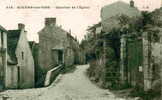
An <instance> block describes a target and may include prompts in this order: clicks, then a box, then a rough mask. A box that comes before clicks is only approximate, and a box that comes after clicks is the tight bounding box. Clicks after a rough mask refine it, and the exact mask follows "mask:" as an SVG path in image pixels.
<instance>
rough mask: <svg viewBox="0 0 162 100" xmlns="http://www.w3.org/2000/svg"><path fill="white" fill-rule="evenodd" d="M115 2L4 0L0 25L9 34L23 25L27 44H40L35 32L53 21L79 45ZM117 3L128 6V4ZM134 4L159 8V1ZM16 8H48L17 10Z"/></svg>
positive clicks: (125, 0)
mask: <svg viewBox="0 0 162 100" xmlns="http://www.w3.org/2000/svg"><path fill="white" fill-rule="evenodd" d="M116 1H119V0H3V1H1V2H0V25H2V26H3V27H5V28H6V29H7V30H11V29H17V24H18V23H24V24H25V28H26V30H27V31H28V34H27V37H28V40H29V41H32V40H34V41H37V42H39V38H38V34H37V32H38V31H40V30H41V29H42V28H43V27H44V18H46V17H56V24H57V25H58V26H62V28H63V29H65V30H67V31H69V30H71V32H72V35H73V36H74V37H77V39H78V40H79V41H81V40H82V39H83V38H84V35H85V34H86V29H87V27H88V26H92V25H93V24H96V23H98V22H99V21H100V20H101V19H100V10H101V8H102V7H103V6H104V5H109V4H111V3H113V2H116ZM120 1H124V2H126V3H129V1H130V0H120ZM134 2H135V6H136V7H137V8H138V9H140V10H146V8H147V10H149V11H152V10H154V9H156V8H159V7H160V5H161V0H134ZM18 6H21V7H22V6H32V7H41V6H44V7H45V6H46V7H50V8H39V9H38V8H37V9H36V8H32V9H17V7H18ZM7 7H9V8H7ZM11 7H12V8H11ZM56 7H57V8H56ZM67 7H68V8H67ZM69 7H70V8H69ZM72 7H75V8H74V9H72ZM77 7H79V8H77ZM148 7H149V8H148ZM81 8H82V9H81Z"/></svg>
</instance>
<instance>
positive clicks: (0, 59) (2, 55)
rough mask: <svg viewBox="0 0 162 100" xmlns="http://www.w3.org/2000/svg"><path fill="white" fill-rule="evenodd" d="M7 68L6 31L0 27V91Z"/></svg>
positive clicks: (4, 81) (3, 85) (4, 80)
mask: <svg viewBox="0 0 162 100" xmlns="http://www.w3.org/2000/svg"><path fill="white" fill-rule="evenodd" d="M6 68H7V30H6V29H5V28H3V27H2V26H0V90H3V88H4V87H5V83H6V78H5V77H6V75H5V73H6Z"/></svg>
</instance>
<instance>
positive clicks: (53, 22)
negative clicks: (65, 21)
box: [45, 18, 56, 26]
mask: <svg viewBox="0 0 162 100" xmlns="http://www.w3.org/2000/svg"><path fill="white" fill-rule="evenodd" d="M50 25H54V26H55V25H56V18H45V26H50Z"/></svg>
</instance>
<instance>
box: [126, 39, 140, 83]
mask: <svg viewBox="0 0 162 100" xmlns="http://www.w3.org/2000/svg"><path fill="white" fill-rule="evenodd" d="M142 54H143V48H142V39H141V38H137V37H127V40H126V66H125V67H126V69H125V72H126V74H127V75H126V76H127V79H126V80H127V83H128V84H130V85H131V86H137V85H142V84H143V81H142V80H143V68H142V61H143V56H142Z"/></svg>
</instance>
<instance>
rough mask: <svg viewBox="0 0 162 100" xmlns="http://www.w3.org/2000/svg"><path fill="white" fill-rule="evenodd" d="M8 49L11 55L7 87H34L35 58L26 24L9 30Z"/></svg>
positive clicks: (9, 57) (7, 70) (7, 71)
mask: <svg viewBox="0 0 162 100" xmlns="http://www.w3.org/2000/svg"><path fill="white" fill-rule="evenodd" d="M7 50H8V51H7V53H8V55H9V56H8V66H7V68H6V83H5V85H6V86H5V87H6V88H31V87H34V81H35V79H34V60H33V56H32V52H31V49H30V46H29V43H28V40H27V31H25V25H24V24H21V23H20V24H18V29H16V30H8V34H7ZM26 75H27V76H26Z"/></svg>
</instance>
